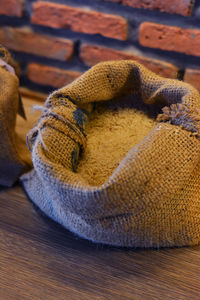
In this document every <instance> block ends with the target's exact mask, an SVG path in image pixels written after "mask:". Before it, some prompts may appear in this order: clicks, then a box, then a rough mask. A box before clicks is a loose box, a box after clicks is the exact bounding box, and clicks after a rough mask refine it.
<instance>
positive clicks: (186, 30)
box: [0, 0, 200, 92]
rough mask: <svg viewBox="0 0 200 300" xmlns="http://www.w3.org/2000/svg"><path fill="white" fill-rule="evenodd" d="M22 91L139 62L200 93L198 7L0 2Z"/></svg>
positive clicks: (126, 1)
mask: <svg viewBox="0 0 200 300" xmlns="http://www.w3.org/2000/svg"><path fill="white" fill-rule="evenodd" d="M0 43H1V44H3V45H4V46H6V47H7V48H9V49H10V50H11V52H12V54H13V56H14V58H15V59H16V60H17V61H18V62H19V64H20V67H21V78H20V80H21V85H22V86H25V87H28V88H30V89H32V90H35V91H40V92H50V91H52V90H53V89H55V88H57V87H61V86H63V85H65V84H67V83H70V82H71V81H72V80H74V79H75V78H76V77H77V76H79V75H80V74H81V73H83V72H84V71H86V70H87V69H88V68H90V67H91V66H92V65H94V64H96V63H98V62H100V61H105V60H118V59H135V60H137V61H139V62H141V63H143V64H144V65H145V66H147V67H148V68H149V69H151V70H153V71H154V72H156V73H158V74H160V75H162V76H166V77H171V78H178V79H180V80H184V81H186V82H189V83H191V84H192V85H194V86H195V87H196V88H197V89H199V90H200V1H199V0H196V1H192V0H168V1H167V0H141V1H140V0H82V1H80V0H73V1H70V0H51V1H50V0H49V1H39V0H38V1H33V0H0Z"/></svg>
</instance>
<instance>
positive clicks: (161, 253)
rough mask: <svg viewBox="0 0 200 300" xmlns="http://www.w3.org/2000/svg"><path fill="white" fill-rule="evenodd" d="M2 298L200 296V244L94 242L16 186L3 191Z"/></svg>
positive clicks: (0, 214) (0, 213)
mask: <svg viewBox="0 0 200 300" xmlns="http://www.w3.org/2000/svg"><path fill="white" fill-rule="evenodd" d="M0 299H1V300H12V299H17V300H27V299H31V300H33V299H38V300H40V299H42V300H43V299H45V300H51V299H70V300H71V299H120V300H121V299H122V300H123V299H200V247H185V248H174V249H162V250H161V249H160V250H143V249H138V250H136V249H119V248H114V247H106V246H102V245H96V244H92V243H91V242H89V241H86V240H83V239H79V238H78V237H76V236H75V235H74V234H72V233H70V232H69V231H67V230H65V229H63V228H62V227H61V226H59V225H57V224H56V223H54V222H53V221H51V220H49V219H48V218H46V217H44V216H42V214H41V213H40V212H38V211H37V210H35V208H34V206H33V205H32V203H30V201H29V200H28V199H27V197H26V195H25V193H24V192H23V190H22V189H21V187H20V186H15V187H13V188H11V189H4V190H1V192H0Z"/></svg>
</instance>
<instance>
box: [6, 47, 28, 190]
mask: <svg viewBox="0 0 200 300" xmlns="http://www.w3.org/2000/svg"><path fill="white" fill-rule="evenodd" d="M15 69H16V64H15V63H14V61H13V60H12V58H11V56H10V54H9V52H8V51H7V50H6V49H5V48H3V47H2V46H0V185H3V186H11V185H12V184H13V183H14V182H15V181H16V180H17V179H18V177H19V176H20V175H21V174H22V173H23V172H25V171H27V170H28V169H30V167H31V159H30V157H29V155H28V153H27V147H26V144H25V142H23V141H22V140H21V139H20V138H19V137H18V135H17V134H16V133H15V124H16V114H17V113H20V114H21V115H22V116H24V115H23V106H22V103H21V99H20V94H19V90H18V88H19V80H18V78H17V76H16V74H15ZM27 157H29V159H27Z"/></svg>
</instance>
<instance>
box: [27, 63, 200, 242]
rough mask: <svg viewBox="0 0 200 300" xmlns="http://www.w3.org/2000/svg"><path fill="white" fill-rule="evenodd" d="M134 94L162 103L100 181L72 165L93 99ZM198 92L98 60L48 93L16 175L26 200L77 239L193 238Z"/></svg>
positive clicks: (199, 214) (197, 216)
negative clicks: (147, 128)
mask: <svg viewBox="0 0 200 300" xmlns="http://www.w3.org/2000/svg"><path fill="white" fill-rule="evenodd" d="M129 94H132V95H135V96H137V97H139V98H140V101H143V102H145V103H146V104H148V105H149V106H151V105H155V104H156V103H160V104H162V105H163V106H165V108H164V109H163V113H162V114H160V115H159V116H158V117H157V123H156V125H155V126H154V127H153V129H152V130H151V132H150V133H149V134H148V135H147V136H146V137H145V138H144V139H143V140H142V141H141V142H140V143H139V144H137V145H136V146H134V147H133V148H132V149H130V150H129V152H128V154H127V155H125V157H124V159H123V160H122V161H121V162H120V164H119V166H118V167H117V168H116V169H115V170H114V172H113V173H112V174H111V175H110V176H109V178H108V180H106V181H105V182H104V183H103V184H101V185H98V186H95V185H91V184H89V183H88V182H87V180H86V179H85V178H83V176H81V174H80V173H79V172H78V171H77V170H78V169H77V164H78V161H79V159H80V157H79V156H80V154H81V153H82V151H84V148H85V145H86V144H87V136H86V133H87V125H86V124H87V122H88V120H89V119H90V113H91V111H92V109H93V103H94V102H98V101H107V100H109V99H115V98H119V97H121V96H125V95H129ZM199 108H200V96H199V93H198V92H197V91H196V90H195V89H194V88H192V87H191V86H190V85H188V84H186V83H183V82H180V81H178V80H172V79H166V78H162V77H160V76H158V75H155V74H154V73H152V72H150V71H149V70H147V69H146V68H145V67H143V66H142V65H140V64H138V63H136V62H134V61H130V60H129V61H118V62H117V61H113V62H112V61H111V62H105V63H100V64H98V65H96V66H94V67H93V68H91V69H90V70H89V71H87V72H86V73H85V74H83V75H82V76H81V77H80V78H78V79H77V80H76V81H74V82H73V83H71V84H70V85H68V86H66V87H64V88H61V89H59V90H57V91H55V92H54V93H52V94H51V95H50V96H49V97H48V98H47V100H46V102H45V105H44V107H43V114H42V117H41V118H40V120H39V121H38V124H37V126H36V127H35V128H34V129H33V130H32V131H31V132H30V133H29V135H28V138H27V142H28V145H29V148H30V149H31V151H32V161H33V165H34V170H33V171H31V172H30V173H28V174H25V175H23V176H22V177H21V181H22V183H23V186H24V188H25V190H26V192H27V194H28V195H29V197H30V199H31V200H32V201H33V202H34V203H35V204H36V205H37V206H39V208H40V209H41V210H42V211H43V212H44V213H45V214H47V215H48V216H49V217H51V218H52V219H54V220H55V221H57V222H59V223H60V224H62V225H63V226H64V227H66V228H68V229H69V230H71V231H73V232H74V233H76V234H78V235H79V236H81V237H84V238H87V239H90V240H92V241H94V242H101V243H106V244H112V245H117V246H128V247H129V246H134V247H162V246H183V245H194V244H197V243H199V242H200V230H199V225H200V184H199V183H200V141H199V137H200V136H199V135H200V132H199V129H200V126H199V121H200V118H199Z"/></svg>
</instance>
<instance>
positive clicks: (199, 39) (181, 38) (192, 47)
mask: <svg viewBox="0 0 200 300" xmlns="http://www.w3.org/2000/svg"><path fill="white" fill-rule="evenodd" d="M139 41H140V44H141V45H143V46H147V47H151V48H158V49H162V50H168V51H177V52H182V53H185V54H189V55H195V56H200V30H198V29H185V28H180V27H176V26H166V25H161V24H156V23H150V22H144V23H142V24H141V25H140V30H139Z"/></svg>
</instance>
